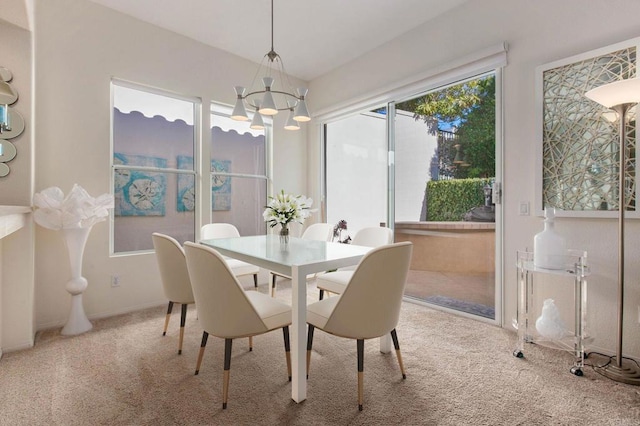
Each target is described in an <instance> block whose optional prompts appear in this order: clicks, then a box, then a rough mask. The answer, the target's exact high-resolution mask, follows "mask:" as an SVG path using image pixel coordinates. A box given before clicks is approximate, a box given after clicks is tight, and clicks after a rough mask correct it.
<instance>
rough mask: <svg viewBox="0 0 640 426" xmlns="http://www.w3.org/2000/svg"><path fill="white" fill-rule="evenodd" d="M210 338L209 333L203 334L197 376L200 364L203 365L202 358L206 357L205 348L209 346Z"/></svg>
mask: <svg viewBox="0 0 640 426" xmlns="http://www.w3.org/2000/svg"><path fill="white" fill-rule="evenodd" d="M208 338H209V333H207V332H206V331H205V332H203V333H202V343H200V352H199V353H198V362H197V363H196V374H195V375H196V376H197V375H198V373H199V372H200V364H201V363H202V357H203V356H204V348H205V346H207V339H208Z"/></svg>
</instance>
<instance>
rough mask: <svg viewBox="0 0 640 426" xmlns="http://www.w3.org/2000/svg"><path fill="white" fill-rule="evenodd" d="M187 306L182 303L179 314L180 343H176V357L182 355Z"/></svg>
mask: <svg viewBox="0 0 640 426" xmlns="http://www.w3.org/2000/svg"><path fill="white" fill-rule="evenodd" d="M187 306H188V305H187V304H186V303H183V304H182V306H181V308H182V312H181V313H180V341H179V343H178V355H181V354H182V342H183V340H184V325H185V323H186V322H187Z"/></svg>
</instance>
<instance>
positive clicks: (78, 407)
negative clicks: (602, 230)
mask: <svg viewBox="0 0 640 426" xmlns="http://www.w3.org/2000/svg"><path fill="white" fill-rule="evenodd" d="M260 291H266V286H262V287H261V288H260ZM315 294H316V293H315V289H314V288H313V287H312V286H311V287H310V298H314V297H315ZM289 296H290V288H288V287H287V286H286V285H281V286H280V288H279V291H278V297H280V298H283V299H285V300H286V299H287V298H288V297H289ZM164 309H165V308H164V307H159V308H153V309H148V310H144V311H141V312H136V313H132V314H127V315H123V316H118V317H114V318H109V319H104V320H99V321H94V329H93V330H92V331H91V332H89V333H86V334H84V335H80V336H75V337H62V336H60V335H59V331H58V330H54V331H47V332H41V333H39V334H38V336H37V342H36V346H35V347H34V348H33V349H29V350H25V351H21V352H14V353H8V354H5V356H4V357H3V358H2V359H1V360H0V425H152V424H154V425H155V424H159V425H176V424H185V425H218V424H220V425H222V424H224V425H245V424H246V425H248V424H251V425H346V424H354V425H390V424H402V425H579V426H586V425H638V424H640V389H639V388H637V387H633V386H629V385H624V384H619V383H616V382H613V381H610V380H609V379H606V378H604V377H602V376H600V375H598V374H597V373H595V372H594V371H593V370H592V369H591V368H589V367H587V368H586V369H585V376H584V377H576V376H573V375H572V374H570V373H569V367H570V366H571V364H572V357H571V355H570V354H568V353H564V352H559V351H554V350H551V349H547V348H542V347H539V346H534V345H528V346H527V348H526V358H524V359H518V358H515V357H513V356H512V354H511V353H512V350H513V349H514V347H515V334H514V333H511V332H508V331H505V330H502V329H500V328H497V327H494V326H491V325H487V324H484V323H481V322H477V321H473V320H470V319H465V318H462V317H457V316H454V315H451V314H447V313H443V312H440V311H435V310H432V309H429V308H425V307H422V306H418V305H413V304H409V303H406V304H405V305H404V306H403V312H402V317H401V321H400V324H399V327H398V337H399V339H400V345H401V348H402V352H403V355H404V362H405V367H406V370H407V379H406V380H402V379H401V376H400V372H399V370H398V366H397V362H396V358H395V356H394V355H393V354H388V355H383V354H380V353H379V351H378V350H377V341H369V342H367V344H366V345H365V364H364V367H365V384H364V388H365V389H364V391H365V401H364V411H362V412H359V411H358V405H357V397H356V395H357V385H356V383H357V382H356V380H357V379H356V377H357V376H356V348H355V346H356V345H355V342H353V341H349V340H346V339H340V338H336V337H333V336H328V335H326V334H324V333H322V332H320V331H317V332H316V339H315V342H314V353H313V358H312V365H311V376H310V378H309V382H308V399H307V400H306V401H305V402H303V403H301V404H295V403H294V402H292V400H291V398H290V396H291V387H290V383H289V382H288V381H287V377H286V367H285V358H284V349H283V343H282V333H281V332H279V331H278V332H273V333H269V334H267V335H263V336H258V337H256V338H255V339H254V350H253V352H249V351H248V350H247V339H240V340H237V341H235V342H234V348H233V357H232V361H231V385H230V395H229V405H228V408H227V409H226V410H224V411H223V410H222V409H221V405H222V404H221V393H222V392H221V390H222V348H223V344H222V341H221V340H220V339H216V338H213V337H212V338H210V339H209V344H208V348H207V351H206V353H205V358H204V361H203V364H202V368H201V371H200V375H198V376H194V375H193V372H194V367H195V362H196V357H197V352H198V348H199V344H200V338H201V334H202V330H201V329H200V327H199V326H198V321H197V317H196V312H195V310H193V309H191V310H190V311H189V316H188V319H187V328H186V329H187V333H186V337H185V342H184V350H183V354H182V355H178V354H177V342H178V324H179V319H178V318H179V315H177V314H174V317H173V318H172V323H171V324H170V328H169V332H168V333H167V336H165V337H162V325H163V317H164ZM592 358H593V359H591V358H590V359H589V361H590V362H596V361H601V360H596V359H595V357H592Z"/></svg>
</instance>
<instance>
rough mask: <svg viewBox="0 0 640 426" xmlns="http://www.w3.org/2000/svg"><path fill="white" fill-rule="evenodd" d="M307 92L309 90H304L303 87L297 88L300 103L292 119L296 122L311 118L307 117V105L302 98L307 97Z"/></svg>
mask: <svg viewBox="0 0 640 426" xmlns="http://www.w3.org/2000/svg"><path fill="white" fill-rule="evenodd" d="M308 91H309V89H305V88H304V87H299V88H298V96H299V97H300V101H299V102H298V106H297V107H296V112H295V114H294V115H293V119H294V120H296V121H309V120H311V117H310V116H309V110H308V109H307V103H306V102H305V101H304V97H305V96H306V95H307V92H308Z"/></svg>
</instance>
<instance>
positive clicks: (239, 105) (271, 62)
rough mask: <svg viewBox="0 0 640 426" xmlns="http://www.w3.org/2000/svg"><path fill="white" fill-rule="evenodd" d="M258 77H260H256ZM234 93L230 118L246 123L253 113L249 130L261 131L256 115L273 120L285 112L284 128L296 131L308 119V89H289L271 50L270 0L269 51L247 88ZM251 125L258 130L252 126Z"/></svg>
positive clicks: (286, 79) (260, 121)
mask: <svg viewBox="0 0 640 426" xmlns="http://www.w3.org/2000/svg"><path fill="white" fill-rule="evenodd" d="M259 76H261V77H260V78H258V77H259ZM274 77H277V79H276V78H274ZM259 80H262V86H260V87H255V86H254V84H256V81H259ZM234 90H235V92H236V103H235V106H234V108H233V112H232V113H231V118H232V119H233V120H237V121H248V120H249V116H248V114H247V110H250V111H254V110H255V114H254V116H253V120H252V122H251V128H252V129H254V128H260V129H263V128H264V120H263V119H262V117H256V115H259V116H260V115H264V116H266V117H273V116H275V115H276V114H278V112H280V111H288V112H289V118H288V119H287V121H286V124H285V127H284V128H285V129H287V130H298V129H299V128H300V125H299V124H298V122H305V121H309V120H311V115H310V114H309V110H308V109H307V104H306V102H305V96H306V95H307V92H308V89H306V88H298V89H297V90H294V89H293V86H292V85H291V83H290V82H289V77H288V75H287V73H286V71H285V68H284V63H283V61H282V58H281V57H280V55H279V54H277V53H276V52H275V50H274V49H273V0H271V50H270V51H269V52H268V53H267V54H266V55H264V57H263V59H262V62H261V63H260V66H259V68H258V70H257V71H256V75H255V76H254V79H253V81H252V83H251V85H250V86H249V88H248V89H247V88H246V87H244V86H235V88H234ZM254 124H255V125H256V126H262V127H254Z"/></svg>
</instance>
